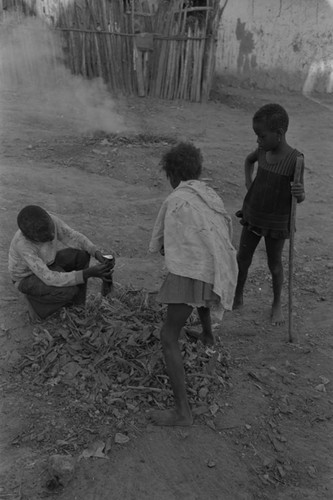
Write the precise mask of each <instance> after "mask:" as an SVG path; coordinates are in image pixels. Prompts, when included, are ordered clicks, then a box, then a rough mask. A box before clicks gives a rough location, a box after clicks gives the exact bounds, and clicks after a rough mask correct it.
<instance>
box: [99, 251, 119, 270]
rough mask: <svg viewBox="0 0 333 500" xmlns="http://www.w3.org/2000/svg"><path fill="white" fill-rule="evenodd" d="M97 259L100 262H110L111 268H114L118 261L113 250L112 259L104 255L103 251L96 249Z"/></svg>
mask: <svg viewBox="0 0 333 500" xmlns="http://www.w3.org/2000/svg"><path fill="white" fill-rule="evenodd" d="M95 259H96V260H98V262H100V263H101V264H108V266H109V269H112V268H113V267H114V266H115V263H116V259H115V256H114V253H113V252H112V259H108V258H106V257H104V255H103V254H102V252H100V251H99V250H96V252H95Z"/></svg>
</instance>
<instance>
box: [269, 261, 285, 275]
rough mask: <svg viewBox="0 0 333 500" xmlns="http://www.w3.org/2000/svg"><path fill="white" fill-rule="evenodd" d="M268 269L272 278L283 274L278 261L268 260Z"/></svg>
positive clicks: (280, 263)
mask: <svg viewBox="0 0 333 500" xmlns="http://www.w3.org/2000/svg"><path fill="white" fill-rule="evenodd" d="M268 268H269V270H270V272H271V274H272V275H273V276H278V275H279V274H281V273H282V272H283V267H282V262H281V261H280V260H269V261H268Z"/></svg>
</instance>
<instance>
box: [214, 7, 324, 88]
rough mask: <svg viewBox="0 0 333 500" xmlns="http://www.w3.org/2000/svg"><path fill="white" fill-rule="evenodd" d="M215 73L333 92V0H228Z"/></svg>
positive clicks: (263, 85)
mask: <svg viewBox="0 0 333 500" xmlns="http://www.w3.org/2000/svg"><path fill="white" fill-rule="evenodd" d="M224 2H225V0H221V4H224ZM216 72H217V74H218V75H221V77H222V78H223V80H225V81H226V82H228V81H229V82H239V83H247V84H253V85H256V86H257V87H259V88H276V89H278V88H280V89H282V88H287V89H289V90H304V91H305V92H311V91H312V90H317V91H321V92H322V91H324V92H333V0H228V3H227V5H226V8H225V11H224V13H223V17H222V20H221V25H220V29H219V37H218V47H217V59H216Z"/></svg>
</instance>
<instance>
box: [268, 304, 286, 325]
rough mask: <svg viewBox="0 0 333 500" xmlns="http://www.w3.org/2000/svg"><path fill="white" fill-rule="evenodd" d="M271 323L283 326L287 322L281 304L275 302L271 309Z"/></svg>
mask: <svg viewBox="0 0 333 500" xmlns="http://www.w3.org/2000/svg"><path fill="white" fill-rule="evenodd" d="M271 323H272V325H275V326H281V325H284V324H285V319H284V316H283V313H282V308H281V304H273V305H272V310H271Z"/></svg>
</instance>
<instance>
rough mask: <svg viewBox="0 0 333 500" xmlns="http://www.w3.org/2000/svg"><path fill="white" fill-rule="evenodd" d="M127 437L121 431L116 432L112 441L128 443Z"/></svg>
mask: <svg viewBox="0 0 333 500" xmlns="http://www.w3.org/2000/svg"><path fill="white" fill-rule="evenodd" d="M128 441H129V437H128V436H126V434H121V432H117V434H116V435H115V437H114V442H115V443H117V444H125V443H128Z"/></svg>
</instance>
